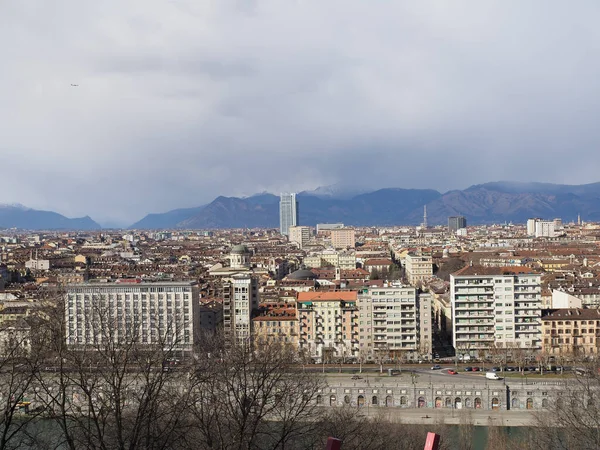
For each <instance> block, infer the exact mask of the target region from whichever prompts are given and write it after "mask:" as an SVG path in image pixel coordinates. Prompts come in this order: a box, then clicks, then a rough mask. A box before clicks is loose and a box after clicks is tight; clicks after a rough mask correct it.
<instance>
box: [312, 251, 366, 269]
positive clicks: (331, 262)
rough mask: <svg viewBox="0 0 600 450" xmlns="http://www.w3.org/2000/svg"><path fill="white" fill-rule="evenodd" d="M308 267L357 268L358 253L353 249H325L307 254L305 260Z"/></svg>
mask: <svg viewBox="0 0 600 450" xmlns="http://www.w3.org/2000/svg"><path fill="white" fill-rule="evenodd" d="M303 263H304V265H305V266H306V267H310V268H319V267H336V268H339V269H344V270H351V269H356V254H355V253H354V252H352V251H336V250H333V249H328V250H323V251H322V252H320V253H314V254H312V255H310V256H306V257H305V258H304V260H303Z"/></svg>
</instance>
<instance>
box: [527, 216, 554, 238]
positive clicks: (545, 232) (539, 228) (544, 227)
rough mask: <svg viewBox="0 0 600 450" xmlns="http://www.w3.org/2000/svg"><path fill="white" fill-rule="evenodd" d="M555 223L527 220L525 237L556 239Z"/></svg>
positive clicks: (552, 221) (551, 221)
mask: <svg viewBox="0 0 600 450" xmlns="http://www.w3.org/2000/svg"><path fill="white" fill-rule="evenodd" d="M555 228H556V223H555V221H554V220H542V219H537V218H535V219H528V220H527V235H528V236H532V237H536V238H539V237H550V238H553V237H556V229H555Z"/></svg>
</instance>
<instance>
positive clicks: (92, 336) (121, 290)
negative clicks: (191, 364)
mask: <svg viewBox="0 0 600 450" xmlns="http://www.w3.org/2000/svg"><path fill="white" fill-rule="evenodd" d="M65 295H66V298H65V318H66V323H67V325H66V330H65V332H66V342H67V344H68V345H73V346H91V347H92V348H93V346H95V345H102V344H103V343H106V341H107V340H112V341H113V342H123V343H129V342H132V341H135V342H139V343H140V344H142V345H144V344H146V345H152V344H159V343H163V346H164V347H165V348H166V349H172V350H182V351H189V350H192V347H193V344H194V342H195V340H196V339H197V336H196V335H195V333H196V330H195V325H196V323H197V322H198V318H199V316H198V314H199V301H198V300H199V293H198V288H197V286H196V283H195V282H140V281H138V280H131V281H130V280H122V281H117V282H110V283H98V282H96V283H94V282H89V283H82V284H71V285H68V286H67V287H66V294H65Z"/></svg>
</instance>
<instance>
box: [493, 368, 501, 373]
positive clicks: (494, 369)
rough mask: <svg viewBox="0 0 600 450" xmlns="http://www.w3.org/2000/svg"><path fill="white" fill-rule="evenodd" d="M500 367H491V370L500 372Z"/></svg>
mask: <svg viewBox="0 0 600 450" xmlns="http://www.w3.org/2000/svg"><path fill="white" fill-rule="evenodd" d="M500 371H501V369H500V367H492V372H500Z"/></svg>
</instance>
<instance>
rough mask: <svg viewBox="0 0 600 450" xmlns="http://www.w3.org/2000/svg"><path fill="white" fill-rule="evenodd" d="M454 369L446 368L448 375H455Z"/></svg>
mask: <svg viewBox="0 0 600 450" xmlns="http://www.w3.org/2000/svg"><path fill="white" fill-rule="evenodd" d="M456 373H457V372H456V370H454V369H448V375H456Z"/></svg>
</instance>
